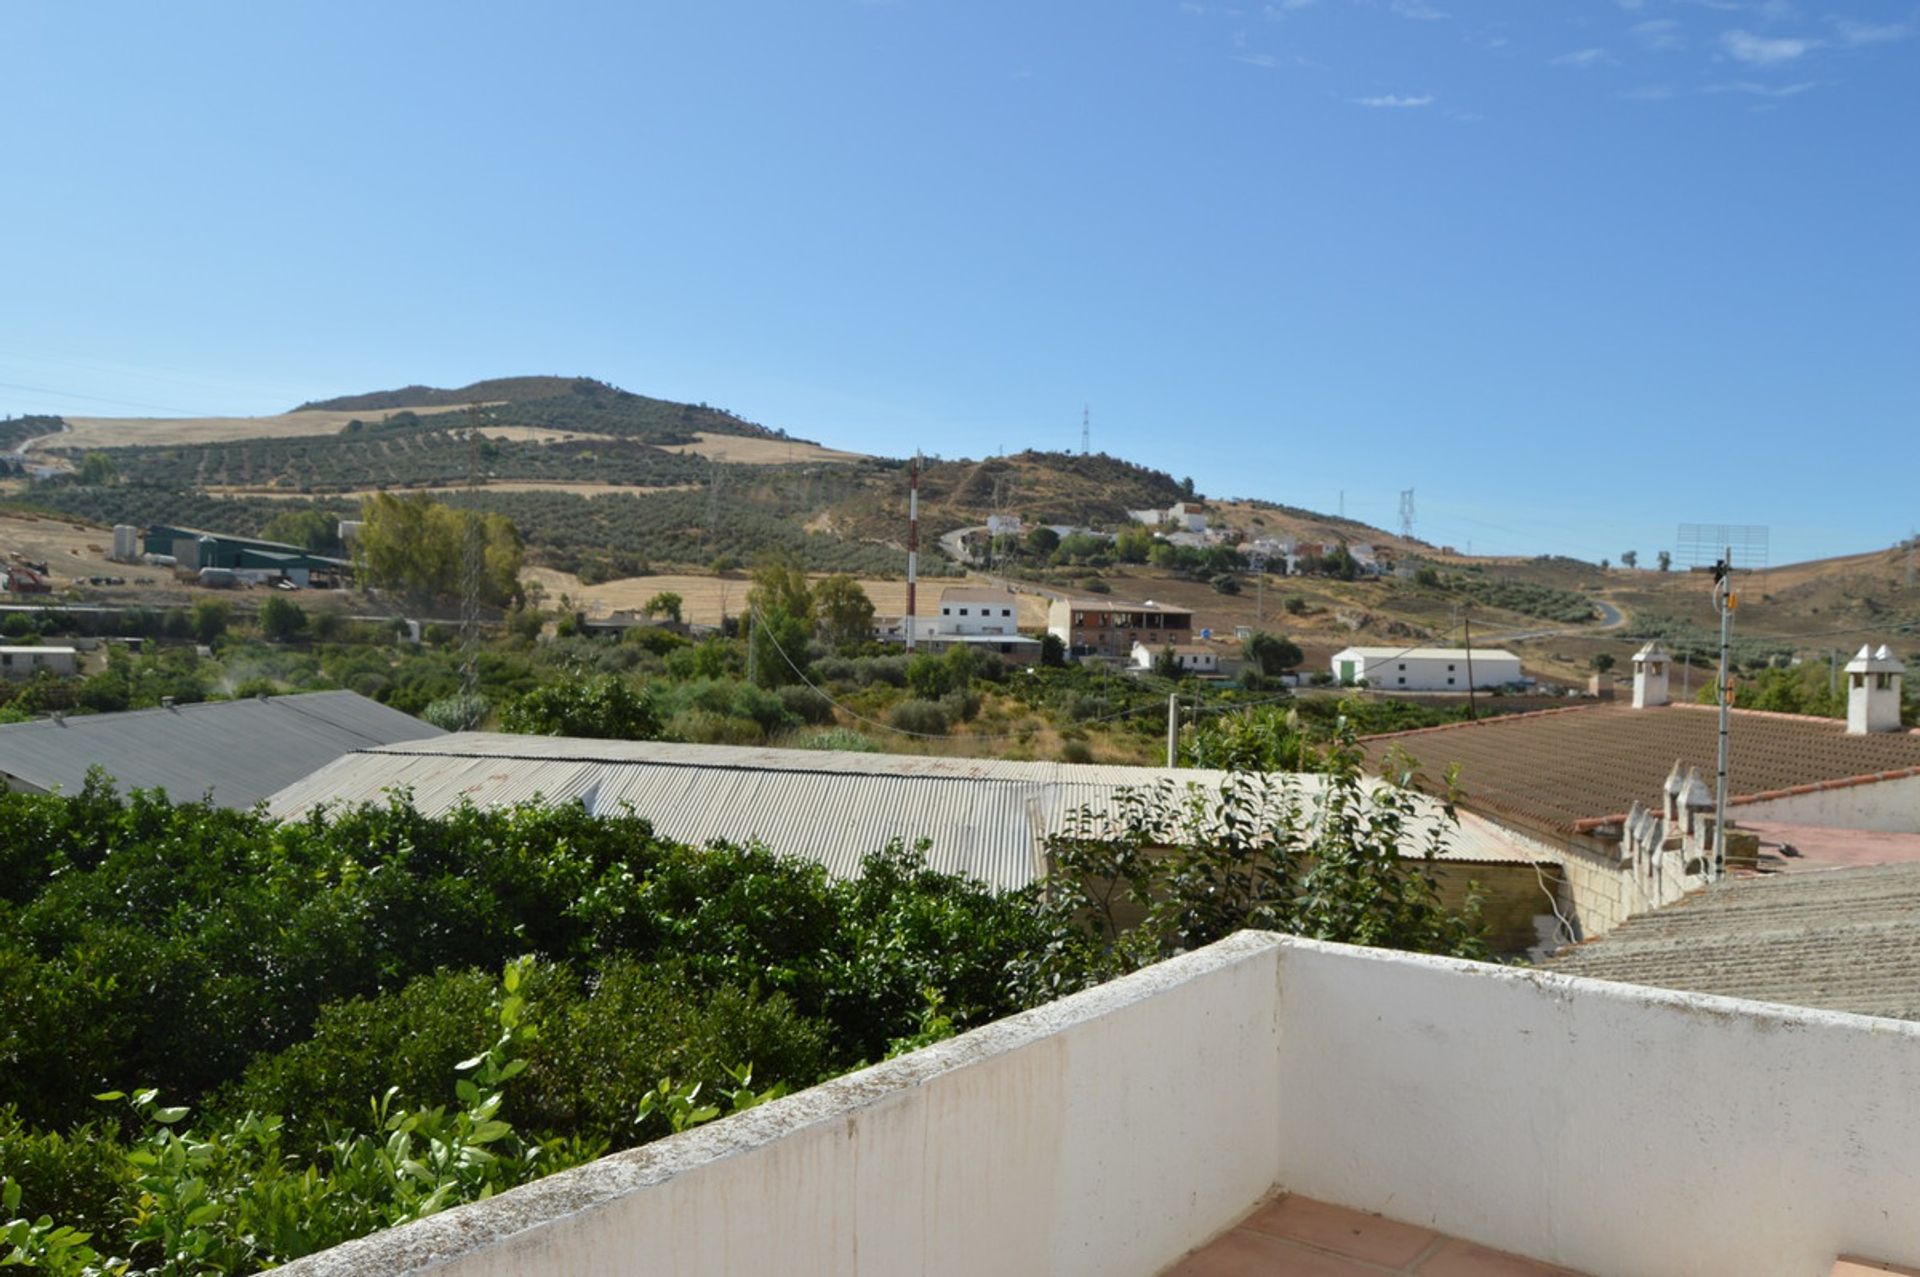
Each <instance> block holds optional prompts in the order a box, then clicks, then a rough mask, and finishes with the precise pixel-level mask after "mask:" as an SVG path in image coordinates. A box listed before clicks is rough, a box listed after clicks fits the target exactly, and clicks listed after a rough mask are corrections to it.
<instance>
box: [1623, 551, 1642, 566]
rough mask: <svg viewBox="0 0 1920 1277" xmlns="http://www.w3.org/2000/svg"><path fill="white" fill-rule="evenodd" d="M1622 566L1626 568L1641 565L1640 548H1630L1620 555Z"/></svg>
mask: <svg viewBox="0 0 1920 1277" xmlns="http://www.w3.org/2000/svg"><path fill="white" fill-rule="evenodd" d="M1620 566H1621V567H1624V568H1637V567H1639V566H1640V551H1638V550H1628V551H1627V552H1626V553H1624V554H1622V555H1621V556H1620Z"/></svg>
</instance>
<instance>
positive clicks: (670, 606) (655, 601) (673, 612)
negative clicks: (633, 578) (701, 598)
mask: <svg viewBox="0 0 1920 1277" xmlns="http://www.w3.org/2000/svg"><path fill="white" fill-rule="evenodd" d="M685 603H686V600H684V599H682V598H681V597H680V596H679V595H678V594H675V593H674V592H673V591H672V590H662V591H661V592H660V593H658V594H656V595H654V596H653V597H652V598H650V599H648V600H647V602H646V606H645V607H643V608H642V609H641V611H643V612H644V613H646V615H648V616H661V617H665V618H666V619H667V620H669V621H671V622H673V623H674V624H675V625H678V624H680V621H681V615H680V613H681V609H682V608H683V607H684V606H685Z"/></svg>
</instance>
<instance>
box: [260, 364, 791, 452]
mask: <svg viewBox="0 0 1920 1277" xmlns="http://www.w3.org/2000/svg"><path fill="white" fill-rule="evenodd" d="M475 403H480V404H489V405H492V407H491V408H490V410H489V411H488V413H487V418H488V421H489V422H490V423H492V424H493V425H519V426H535V427H547V428H552V429H566V430H580V431H585V432H589V433H596V434H609V435H620V436H624V437H627V438H631V439H636V440H638V441H641V442H645V443H651V444H656V445H663V446H664V445H676V444H688V443H693V442H695V441H697V439H698V437H699V436H700V435H701V434H702V433H705V434H719V435H745V436H748V437H750V438H756V439H781V440H787V439H791V438H792V437H791V436H790V435H788V434H787V432H786V431H784V430H770V429H768V428H767V427H765V426H762V425H760V424H758V423H757V422H752V421H748V420H746V419H745V418H743V417H740V416H738V415H736V414H734V413H731V412H728V411H727V410H726V409H725V408H715V407H713V406H712V405H711V404H704V403H700V404H690V403H680V402H678V401H676V400H672V399H654V398H650V397H649V396H647V395H636V394H634V393H633V392H632V391H630V390H622V389H620V387H618V386H616V385H613V384H612V383H610V382H605V381H600V380H597V379H596V378H593V377H493V378H489V379H488V380H486V381H476V382H474V383H473V384H472V385H470V386H462V387H460V388H459V389H458V390H444V389H441V388H440V387H438V386H402V387H401V388H400V389H398V390H376V391H373V392H371V393H369V394H364V395H340V396H338V397H336V398H333V399H315V400H312V401H310V402H307V403H303V404H301V405H300V406H299V407H298V408H295V409H294V410H293V411H294V412H365V413H396V414H401V415H400V416H399V417H396V418H395V420H405V414H407V413H409V412H413V411H417V410H420V409H427V408H459V407H464V406H465V405H467V404H475ZM793 442H796V443H801V442H806V441H805V440H793Z"/></svg>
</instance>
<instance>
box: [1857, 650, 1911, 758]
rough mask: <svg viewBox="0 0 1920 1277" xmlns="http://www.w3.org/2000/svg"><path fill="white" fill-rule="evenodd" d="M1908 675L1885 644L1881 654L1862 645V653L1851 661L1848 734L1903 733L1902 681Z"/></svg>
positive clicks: (1904, 667) (1905, 668)
mask: <svg viewBox="0 0 1920 1277" xmlns="http://www.w3.org/2000/svg"><path fill="white" fill-rule="evenodd" d="M1906 672H1907V667H1906V666H1905V665H1902V664H1901V663H1900V661H1899V660H1898V659H1897V658H1896V657H1895V656H1894V654H1893V653H1892V652H1890V651H1888V650H1887V645H1886V644H1885V643H1882V644H1881V645H1880V650H1879V651H1877V652H1876V651H1874V650H1873V645H1872V644H1871V643H1864V644H1862V645H1861V647H1860V654H1859V655H1858V656H1856V657H1854V658H1853V659H1852V660H1850V661H1848V662H1847V734H1848V735H1850V736H1864V735H1866V734H1867V733H1869V732H1897V731H1899V730H1900V680H1901V677H1902V676H1903V675H1905V674H1906Z"/></svg>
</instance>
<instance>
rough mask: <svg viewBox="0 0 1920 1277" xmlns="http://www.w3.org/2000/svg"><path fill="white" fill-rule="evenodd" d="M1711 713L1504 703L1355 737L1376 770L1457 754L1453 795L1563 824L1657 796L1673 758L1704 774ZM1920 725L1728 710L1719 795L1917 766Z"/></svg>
mask: <svg viewBox="0 0 1920 1277" xmlns="http://www.w3.org/2000/svg"><path fill="white" fill-rule="evenodd" d="M1717 719H1718V715H1717V713H1716V712H1715V710H1714V709H1713V708H1712V707H1711V706H1705V705H1681V704H1676V705H1665V706H1661V707H1660V708H1658V709H1634V708H1633V707H1632V706H1630V705H1625V704H1612V705H1591V706H1581V707H1577V708H1572V709H1555V710H1545V711H1542V712H1540V713H1536V714H1512V715H1508V716H1506V717H1502V718H1488V719H1482V720H1481V721H1479V722H1477V723H1449V724H1447V725H1446V726H1444V727H1427V728H1420V729H1418V730H1415V731H1409V732H1390V733H1387V734H1385V735H1381V736H1368V737H1365V738H1364V739H1362V740H1361V742H1360V745H1361V747H1362V748H1363V749H1364V750H1365V751H1366V753H1367V759H1368V764H1369V766H1371V767H1372V768H1373V769H1374V770H1376V771H1377V770H1380V769H1381V767H1382V766H1383V765H1384V760H1385V759H1386V757H1387V755H1388V753H1389V752H1390V751H1391V750H1393V749H1395V748H1398V749H1399V750H1401V751H1403V752H1405V753H1406V754H1408V755H1410V756H1412V757H1413V758H1414V759H1416V760H1418V762H1419V764H1420V769H1421V771H1422V772H1423V773H1425V775H1426V776H1427V778H1428V779H1429V781H1433V782H1438V781H1439V779H1440V778H1441V776H1442V775H1443V774H1444V773H1445V771H1446V768H1447V767H1448V765H1449V764H1453V763H1458V764H1459V765H1460V787H1461V789H1462V790H1464V791H1465V797H1464V799H1463V800H1462V803H1461V805H1462V806H1464V807H1467V808H1469V809H1470V810H1475V811H1480V812H1483V813H1486V814H1488V815H1493V816H1502V817H1507V818H1509V819H1513V820H1516V821H1519V822H1521V823H1523V824H1529V825H1533V826H1536V827H1539V828H1543V829H1547V830H1553V831H1556V832H1560V833H1572V832H1574V831H1575V829H1576V828H1577V827H1579V826H1580V825H1582V824H1583V823H1584V824H1586V825H1588V826H1589V827H1590V826H1591V824H1592V823H1593V822H1595V821H1596V820H1598V819H1600V818H1603V817H1608V816H1617V815H1620V814H1623V813H1625V812H1626V810H1627V809H1628V808H1629V807H1631V806H1632V805H1633V804H1634V803H1635V802H1636V801H1638V802H1642V803H1645V804H1646V805H1647V806H1649V807H1652V806H1655V805H1656V804H1657V803H1658V802H1659V800H1660V794H1661V786H1662V784H1663V783H1664V782H1665V781H1666V778H1667V773H1668V772H1669V771H1671V770H1672V769H1673V764H1674V761H1675V760H1676V759H1677V760H1679V761H1680V763H1681V764H1682V765H1683V766H1685V767H1698V768H1699V769H1700V775H1701V777H1702V778H1703V779H1705V780H1706V782H1707V784H1708V786H1709V787H1711V786H1712V784H1713V768H1714V757H1715V750H1716V737H1717ZM1916 769H1920V732H1879V733H1874V734H1871V735H1866V736H1849V735H1848V734H1847V729H1846V724H1845V723H1843V722H1841V721H1839V720H1838V719H1831V718H1808V717H1802V716H1800V715H1795V714H1770V713H1765V712H1761V711H1758V710H1735V711H1734V714H1733V728H1732V732H1731V738H1730V752H1729V762H1728V769H1727V789H1728V792H1729V798H1730V799H1734V800H1737V799H1738V798H1741V797H1749V798H1750V797H1754V796H1758V795H1761V794H1767V795H1769V796H1775V795H1777V794H1778V793H1779V792H1782V791H1792V790H1796V789H1803V788H1804V787H1815V788H1829V787H1835V786H1837V785H1839V784H1841V783H1862V780H1863V778H1872V779H1881V778H1890V777H1889V775H1888V774H1891V775H1892V776H1902V775H1911V774H1915V771H1916Z"/></svg>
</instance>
